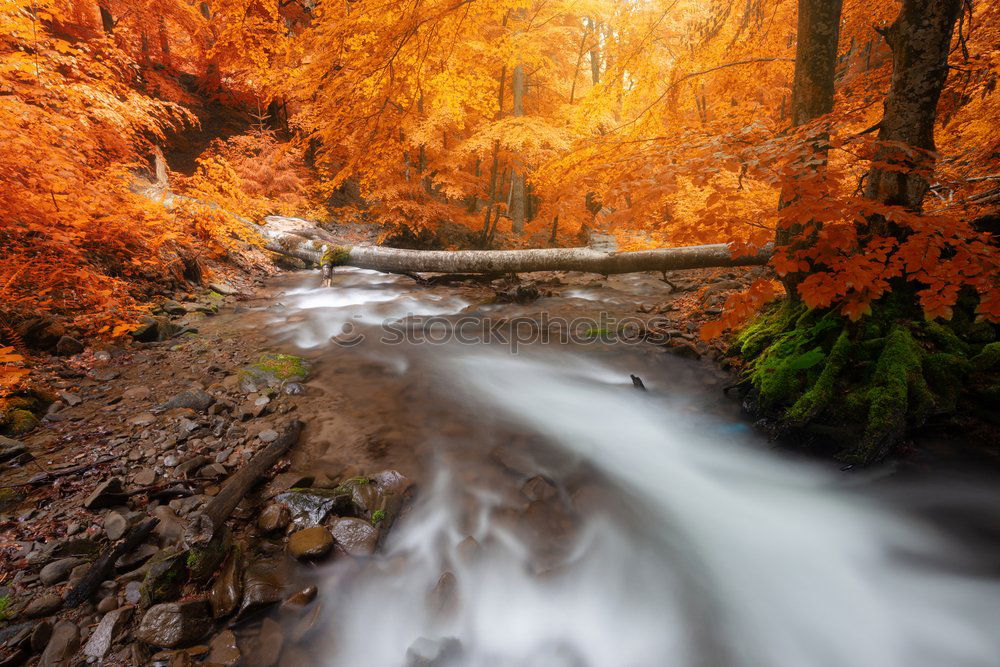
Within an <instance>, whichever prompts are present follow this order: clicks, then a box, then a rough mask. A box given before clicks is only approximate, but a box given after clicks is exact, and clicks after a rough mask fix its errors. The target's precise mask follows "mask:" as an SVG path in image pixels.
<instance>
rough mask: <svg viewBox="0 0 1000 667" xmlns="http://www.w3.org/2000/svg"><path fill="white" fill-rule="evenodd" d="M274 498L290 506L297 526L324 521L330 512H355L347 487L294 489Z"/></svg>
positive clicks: (294, 524)
mask: <svg viewBox="0 0 1000 667" xmlns="http://www.w3.org/2000/svg"><path fill="white" fill-rule="evenodd" d="M274 500H275V502H278V503H281V504H282V505H284V506H286V507H287V508H288V510H289V512H290V513H291V520H292V525H293V526H295V527H296V528H308V527H309V526H315V525H317V524H320V523H323V520H324V519H326V517H328V516H329V515H330V514H343V513H353V505H352V503H351V495H350V492H349V490H347V489H314V488H309V489H292V490H290V491H287V492H285V493H281V494H278V495H277V496H275V498H274Z"/></svg>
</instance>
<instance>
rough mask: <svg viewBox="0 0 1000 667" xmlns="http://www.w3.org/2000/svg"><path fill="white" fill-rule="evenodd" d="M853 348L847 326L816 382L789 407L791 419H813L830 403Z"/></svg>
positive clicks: (841, 332)
mask: <svg viewBox="0 0 1000 667" xmlns="http://www.w3.org/2000/svg"><path fill="white" fill-rule="evenodd" d="M817 349H818V348H817ZM853 349H854V345H853V344H852V343H851V338H850V336H849V335H848V331H847V327H844V328H843V329H841V331H840V335H839V336H838V337H837V341H836V342H835V343H834V344H833V348H832V349H831V350H830V354H829V356H828V358H827V359H826V363H825V364H824V365H823V370H822V371H821V372H820V374H819V377H818V378H817V379H816V382H814V383H813V385H812V387H810V388H809V389H808V390H807V391H805V392H804V393H803V394H802V395H801V396H800V397H799V399H798V400H797V401H795V404H794V405H792V407H791V408H789V409H788V417H789V419H791V420H793V421H805V420H807V419H811V418H812V417H813V416H815V415H816V414H818V413H819V412H820V411H822V410H823V409H824V408H825V407H826V406H828V405H829V404H830V402H831V401H832V400H833V398H834V390H835V389H836V381H837V378H838V377H839V376H840V374H841V371H842V370H843V369H844V367H845V366H846V365H847V364H848V363H849V362H850V358H851V352H852V351H853Z"/></svg>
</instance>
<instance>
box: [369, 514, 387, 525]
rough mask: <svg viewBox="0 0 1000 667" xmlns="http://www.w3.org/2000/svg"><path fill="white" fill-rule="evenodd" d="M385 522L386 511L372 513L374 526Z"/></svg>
mask: <svg viewBox="0 0 1000 667" xmlns="http://www.w3.org/2000/svg"><path fill="white" fill-rule="evenodd" d="M383 521H385V510H375V511H374V512H372V525H373V526H377V525H379V524H380V523H382V522H383Z"/></svg>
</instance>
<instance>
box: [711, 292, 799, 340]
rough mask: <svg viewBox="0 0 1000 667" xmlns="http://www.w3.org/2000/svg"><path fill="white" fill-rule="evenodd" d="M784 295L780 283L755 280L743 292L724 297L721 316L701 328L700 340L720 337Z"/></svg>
mask: <svg viewBox="0 0 1000 667" xmlns="http://www.w3.org/2000/svg"><path fill="white" fill-rule="evenodd" d="M782 294H784V288H783V287H782V285H781V283H779V282H777V281H775V280H771V279H768V278H761V279H758V280H755V281H754V282H753V283H752V284H751V285H750V286H749V287H748V288H747V289H746V290H744V291H743V292H737V293H735V294H730V295H729V296H728V297H726V303H725V306H724V312H723V316H722V317H721V318H720V319H718V320H716V321H714V322H708V323H706V324H704V325H702V327H701V332H700V335H701V338H702V339H703V340H711V339H712V338H715V337H717V336H720V335H722V333H723V332H724V331H726V330H727V329H733V328H736V327H738V326H740V325H741V324H743V323H744V322H746V321H747V320H749V319H750V318H751V317H753V316H754V315H755V314H756V313H757V312H758V311H759V310H760V309H761V307H762V306H764V304H766V303H768V302H770V301H773V300H774V299H776V298H778V297H779V296H781V295H782Z"/></svg>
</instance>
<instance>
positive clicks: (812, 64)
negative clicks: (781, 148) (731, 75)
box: [774, 0, 843, 298]
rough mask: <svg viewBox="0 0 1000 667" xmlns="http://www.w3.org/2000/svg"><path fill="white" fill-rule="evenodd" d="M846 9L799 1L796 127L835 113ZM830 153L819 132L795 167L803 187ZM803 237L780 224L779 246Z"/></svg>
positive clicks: (793, 184) (786, 193)
mask: <svg viewBox="0 0 1000 667" xmlns="http://www.w3.org/2000/svg"><path fill="white" fill-rule="evenodd" d="M842 5H843V0H799V17H798V35H797V39H798V41H797V43H796V46H795V77H794V79H793V81H792V102H791V114H792V125H793V126H799V125H805V124H807V123H810V122H812V121H814V120H816V119H817V118H820V117H822V116H825V115H826V114H828V113H830V112H831V111H833V92H834V78H835V74H836V67H837V44H838V42H839V40H840V13H841V9H842ZM828 150H829V147H828V135H827V133H826V132H825V131H822V130H821V131H817V132H816V133H815V134H814V135H812V136H810V137H809V138H808V139H807V145H806V147H805V151H804V152H803V155H802V156H801V158H800V159H799V160H796V163H798V164H796V165H795V166H794V171H795V172H796V173H797V174H799V175H800V176H799V178H798V181H802V180H804V179H808V178H811V177H813V176H815V174H816V172H817V171H818V170H820V169H821V168H822V165H823V164H824V163H825V162H826V154H827V152H828ZM817 158H818V159H817ZM805 165H809V166H808V167H807V166H805ZM798 181H790V182H788V183H787V184H786V185H785V186H784V187H783V188H782V191H781V199H780V202H779V204H778V206H779V208H784V207H785V206H787V205H788V204H789V203H791V202H793V201H794V200H795V199H796V198H797V196H798V195H797V189H798V188H797V185H798V184H799V183H798ZM802 232H803V226H802V225H799V224H794V225H782V224H779V226H778V229H777V230H776V232H775V239H774V240H775V245H777V246H787V245H792V246H794V245H795V244H796V243H797V242H798V241H801V239H800V238H799V237H801V236H802ZM799 282H801V275H799V274H790V275H788V276H786V277H785V278H784V283H785V289H786V291H787V292H788V295H789V297H791V298H797V297H798V293H797V290H796V288H797V285H798V283H799Z"/></svg>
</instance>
